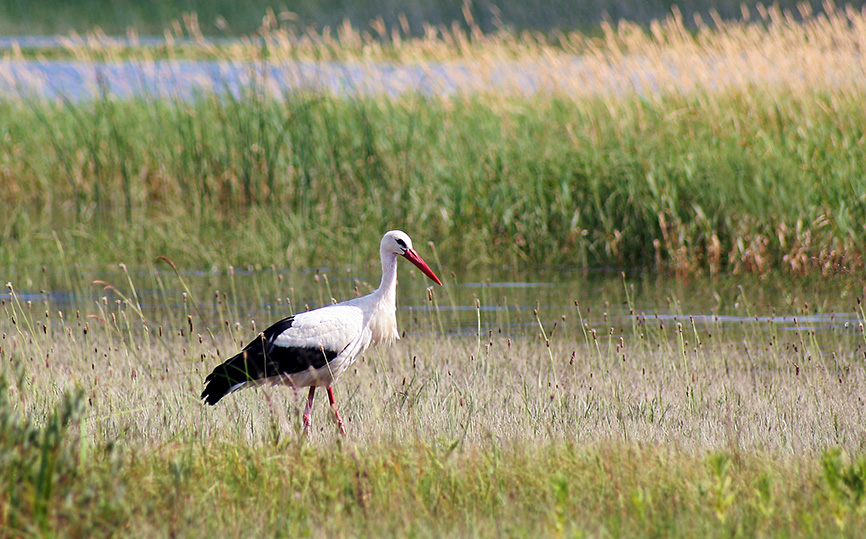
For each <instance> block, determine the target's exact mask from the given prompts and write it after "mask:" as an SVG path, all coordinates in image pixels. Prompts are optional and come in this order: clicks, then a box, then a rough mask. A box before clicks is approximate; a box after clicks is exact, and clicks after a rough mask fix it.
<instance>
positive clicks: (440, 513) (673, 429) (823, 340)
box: [0, 268, 866, 537]
mask: <svg viewBox="0 0 866 539" xmlns="http://www.w3.org/2000/svg"><path fill="white" fill-rule="evenodd" d="M130 275H131V274H130V273H128V272H127V270H126V268H122V272H121V273H120V274H119V275H118V277H117V279H112V280H113V282H112V283H107V282H97V283H94V285H95V286H93V285H91V284H90V283H89V282H82V281H81V280H80V279H78V278H76V277H70V279H71V284H72V285H73V287H74V288H73V289H74V290H76V291H77V293H78V294H79V301H80V303H78V304H75V305H73V306H71V307H65V308H64V309H59V308H57V306H55V305H53V304H52V299H51V296H50V295H47V294H46V295H43V296H42V297H36V298H34V297H29V296H22V293H21V292H20V291H18V290H17V289H16V288H15V286H14V285H11V284H10V285H9V286H7V293H6V294H5V295H4V297H3V299H2V302H0V303H2V314H0V362H2V365H3V370H2V373H3V375H2V383H0V429H2V430H0V458H2V460H3V464H4V465H3V466H2V468H0V470H2V471H0V479H2V481H0V484H2V489H3V495H2V496H0V527H2V529H3V531H4V533H5V534H9V535H35V536H45V535H89V536H103V535H106V536H107V535H115V534H117V533H121V534H123V533H127V532H128V533H133V532H134V533H136V534H137V535H144V536H166V535H184V536H204V535H213V534H214V533H217V534H219V535H223V536H249V535H279V534H288V535H296V534H306V535H315V536H325V535H328V536H334V535H340V536H342V535H356V534H359V533H360V534H370V535H405V534H407V533H412V534H416V535H421V536H443V535H454V536H457V535H460V536H465V535H467V534H469V535H473V536H495V535H502V534H506V535H508V534H519V535H524V534H532V535H538V534H541V535H557V534H563V533H564V534H589V535H597V534H608V533H610V534H613V535H637V536H653V535H659V534H662V535H666V536H694V534H696V533H699V534H701V535H706V536H729V535H743V536H753V535H756V534H777V533H782V534H785V535H791V536H814V535H834V536H850V537H854V536H856V535H857V534H858V533H859V532H858V531H857V530H859V529H861V528H862V526H863V525H864V517H866V515H864V508H866V500H864V496H866V495H864V490H863V485H864V484H866V464H864V458H863V456H862V455H863V451H864V444H866V430H864V427H863V425H866V421H864V419H866V418H864V417H863V414H864V409H863V404H862V401H861V398H860V395H862V394H863V393H864V389H866V370H864V369H863V364H864V363H863V362H864V353H866V330H864V326H863V324H864V322H866V315H864V310H863V307H862V302H861V299H860V297H858V296H855V295H854V294H857V293H859V292H858V291H860V290H861V289H862V283H859V284H858V283H857V282H853V283H851V286H850V287H848V288H845V289H844V290H845V291H843V292H842V293H841V295H839V296H838V297H836V296H832V297H830V296H828V297H827V300H828V301H829V302H830V303H829V304H830V305H832V304H835V303H836V302H840V304H842V305H844V306H845V308H844V309H842V310H840V311H835V310H834V311H833V312H838V314H839V315H840V317H842V316H843V315H844V316H846V317H847V318H845V320H847V322H846V323H844V324H843V323H841V321H840V322H839V323H834V324H831V325H829V326H823V325H820V324H817V323H816V322H814V321H813V320H814V319H812V318H811V317H810V316H809V315H810V314H814V313H815V312H819V313H824V314H827V312H826V311H825V308H826V307H821V306H818V305H814V304H813V305H812V306H809V305H802V304H801V302H800V301H798V302H796V303H797V305H796V306H788V307H786V306H785V305H784V304H783V303H770V304H767V303H766V302H765V301H764V300H763V299H762V300H760V301H755V300H754V299H751V298H750V297H749V295H748V294H749V292H747V291H745V290H743V289H741V290H740V292H739V294H738V296H737V301H736V302H732V303H731V304H730V305H729V306H728V307H726V308H724V309H721V310H719V311H718V312H717V314H716V315H714V316H712V317H710V318H709V319H708V320H704V321H696V320H695V318H694V317H692V316H689V315H687V314H684V313H682V312H681V311H680V309H682V307H681V306H678V305H679V301H678V300H677V299H676V292H674V291H671V292H670V296H671V297H672V299H671V300H670V310H668V311H667V312H664V313H662V314H663V316H658V315H653V314H645V313H642V312H641V311H640V310H638V309H639V307H638V306H639V305H643V304H645V303H647V301H649V300H653V302H655V300H654V299H653V298H646V297H643V296H642V295H641V292H640V289H639V288H637V289H636V288H635V287H634V286H633V284H631V283H629V282H628V280H626V279H624V280H622V281H620V284H619V286H620V291H619V292H615V287H609V288H602V289H601V290H602V292H601V293H599V294H596V296H595V297H594V299H593V301H592V302H589V303H581V302H575V304H574V305H572V306H567V307H563V306H558V307H551V308H550V310H543V309H542V310H540V311H539V310H537V309H536V310H533V309H531V308H515V309H514V310H513V311H512V312H511V313H510V315H509V319H508V320H507V325H506V324H505V323H504V321H503V319H502V318H501V317H500V315H499V314H494V313H493V312H491V311H487V310H485V309H483V308H482V307H484V306H486V302H487V301H489V300H488V299H483V303H482V298H483V296H476V298H475V301H474V302H472V303H474V305H475V312H476V315H477V326H471V327H472V329H473V330H474V332H472V331H470V332H469V333H468V334H467V335H466V336H464V337H460V336H453V335H451V336H449V335H443V334H442V333H440V329H439V328H440V327H441V320H442V318H446V319H447V318H448V317H449V316H453V313H452V312H449V311H448V310H445V309H444V308H443V307H440V305H444V304H447V303H448V302H449V300H448V299H447V296H446V297H443V298H437V297H436V295H433V296H432V298H431V299H430V300H429V305H428V307H429V308H428V309H425V310H421V309H416V310H415V311H414V312H413V313H411V316H407V315H406V313H405V312H402V313H401V316H400V318H401V324H402V325H403V329H404V330H406V331H407V333H406V334H405V335H404V338H403V339H401V340H400V341H398V343H397V345H395V346H393V347H391V348H388V349H373V350H370V351H369V352H368V353H367V354H366V355H365V356H364V357H363V358H362V359H361V360H360V361H359V362H358V363H356V365H355V368H354V369H352V370H350V371H349V372H347V373H346V375H345V377H344V378H342V379H341V380H340V381H339V383H338V384H337V394H338V402H339V403H340V405H341V411H342V413H343V417H344V418H345V419H346V421H347V428H348V430H349V437H348V438H347V439H345V440H342V439H340V437H339V436H338V434H337V429H336V426H335V424H333V423H332V421H331V417H330V411H329V410H328V408H327V406H325V405H323V404H322V402H321V399H320V400H319V402H317V406H316V408H315V409H314V430H313V432H312V436H311V437H310V438H309V439H306V438H304V437H303V435H302V434H301V432H300V418H299V415H300V410H301V408H302V406H303V399H304V396H303V395H302V394H300V393H295V392H293V391H292V390H291V389H288V388H260V389H255V390H247V391H243V392H240V393H237V394H233V395H230V396H229V397H227V398H226V399H225V402H221V403H220V404H219V405H218V406H216V407H213V408H211V407H206V406H204V405H203V404H201V402H200V401H199V399H198V395H199V393H200V390H201V387H202V380H203V377H204V376H205V375H206V374H207V373H208V372H209V371H210V369H211V368H212V367H213V366H214V365H216V364H217V363H218V362H219V361H221V360H222V359H224V358H225V357H226V356H227V355H229V354H231V353H232V352H233V351H234V350H235V349H237V347H238V346H239V345H242V344H244V343H245V342H246V341H247V340H249V339H250V338H252V336H253V335H254V334H255V332H256V331H257V330H261V329H262V327H263V326H262V324H263V322H262V320H263V319H268V318H269V317H272V318H276V317H277V316H282V314H288V313H290V312H292V311H293V310H294V309H296V308H300V307H299V303H300V302H299V301H298V300H297V299H295V300H293V301H292V302H291V304H289V301H288V296H286V295H285V293H286V289H287V287H288V285H289V284H291V283H280V282H278V281H277V280H276V279H275V280H274V282H273V283H269V282H268V281H269V279H261V280H257V281H255V284H254V285H253V286H244V287H236V286H232V287H230V288H231V291H230V292H229V293H220V292H217V291H215V290H211V291H210V292H208V293H207V294H206V296H205V297H201V296H199V295H198V293H197V292H194V291H193V290H192V289H191V288H190V287H189V285H188V284H187V283H186V280H185V279H184V277H183V274H177V275H174V276H172V275H171V274H170V273H169V274H159V273H157V274H149V276H147V277H146V279H147V280H148V281H149V280H150V279H153V280H156V281H159V282H161V283H162V285H161V287H160V290H161V292H159V293H158V294H157V295H156V296H153V297H149V298H148V299H147V300H145V298H144V296H143V293H142V291H141V290H140V289H139V288H137V287H136V285H138V286H139V287H140V286H141V285H142V282H141V281H138V282H137V281H136V279H135V278H133V277H132V276H130ZM407 277H410V278H408V279H406V280H403V281H401V293H403V294H406V295H408V296H415V295H418V294H422V295H423V294H424V293H425V290H424V286H425V284H423V283H422V281H421V279H420V277H418V276H412V275H411V274H410V275H407ZM414 277H418V278H417V279H416V278H414ZM138 279H141V277H139V278H138ZM316 282H317V283H318V284H317V286H316V288H317V290H308V291H305V292H299V293H298V295H297V296H296V297H297V298H304V297H317V296H320V299H319V300H318V301H319V302H321V303H326V302H328V301H330V300H329V297H328V296H330V295H331V294H332V293H333V294H336V295H337V296H338V299H345V297H344V296H343V294H348V295H349V296H351V295H353V294H354V293H355V292H354V291H352V290H351V289H347V288H346V287H345V285H343V284H339V283H338V282H337V281H335V282H334V283H333V287H332V285H331V284H329V283H328V282H327V281H326V279H324V278H319V279H317V280H316ZM447 287H448V283H447V282H446V288H447ZM288 289H289V290H291V291H293V292H294V288H288ZM277 290H280V292H277ZM442 290H444V289H442ZM790 290H791V292H792V293H796V291H795V289H793V288H792V289H790ZM361 292H363V290H361ZM825 292H826V289H825ZM452 293H453V292H452ZM274 294H280V295H278V296H276V297H273V295H274ZM809 294H811V293H806V295H804V296H800V297H808V296H809ZM208 297H210V298H214V299H213V300H211V303H212V305H213V307H214V309H213V310H209V309H207V308H205V307H206V305H207V304H208V302H209V300H208ZM243 298H246V299H243ZM247 301H252V303H253V304H254V305H253V307H252V308H251V307H249V306H248V303H247ZM302 301H303V300H302ZM450 301H455V302H457V303H458V304H461V305H462V304H465V303H466V298H463V297H458V298H456V299H455V298H452V299H451V300H450ZM618 302H622V303H624V305H625V307H626V310H627V312H628V313H630V314H629V315H628V316H625V317H613V316H611V314H610V313H609V310H610V305H613V304H617V303H618ZM249 309H252V312H253V314H252V315H249V314H246V313H247V311H248V310H249ZM274 311H278V312H274ZM280 312H282V314H280ZM678 312H679V314H677V313H678ZM730 315H738V316H737V318H738V319H739V322H737V323H731V322H730V321H726V317H727V316H730ZM834 316H835V315H834ZM753 317H754V318H755V323H751V322H749V323H745V322H744V319H745V318H747V319H751V318H753ZM782 317H784V320H786V322H785V323H784V324H779V323H775V324H771V323H769V321H770V318H773V319H776V320H778V319H781V318H782ZM762 320H766V321H767V324H766V325H765V324H761V323H760V322H761V321H762ZM521 327H522V328H530V329H520V328H521ZM257 328H258V329H257ZM532 328H534V329H532Z"/></svg>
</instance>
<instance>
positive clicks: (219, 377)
mask: <svg viewBox="0 0 866 539" xmlns="http://www.w3.org/2000/svg"><path fill="white" fill-rule="evenodd" d="M293 320H294V317H291V316H290V317H288V318H284V319H282V320H280V321H279V322H277V323H276V324H274V325H272V326H271V327H269V328H268V329H266V330H264V331H263V332H261V333H259V335H258V336H257V337H256V338H255V339H254V340H253V341H252V342H251V343H249V344H248V345H246V346H245V347H244V349H243V350H242V351H241V352H240V353H239V354H237V355H236V356H233V357H232V358H230V359H229V360H227V361H226V362H225V363H223V364H221V365H219V366H217V367H216V368H215V369H214V370H213V372H212V373H210V374H209V375H208V377H207V378H205V380H204V381H205V384H207V385H205V388H204V391H203V392H202V394H201V398H202V399H204V400H205V402H207V403H208V404H210V405H214V404H216V403H217V402H219V400H220V399H221V398H223V397H224V396H225V395H226V394H227V393H228V392H229V390H230V389H231V388H232V387H234V386H235V385H237V384H240V383H243V382H252V381H257V380H263V379H265V378H272V377H275V376H284V375H290V374H295V373H299V372H302V371H305V370H307V369H311V368H312V369H320V368H322V367H324V366H325V365H327V364H328V362H330V361H331V360H332V359H334V358H335V357H337V354H338V352H337V351H334V350H323V349H321V348H306V347H301V346H292V347H288V346H278V345H276V344H274V341H276V339H277V337H279V336H280V334H281V333H282V332H284V331H285V330H287V329H289V328H290V327H292V321H293Z"/></svg>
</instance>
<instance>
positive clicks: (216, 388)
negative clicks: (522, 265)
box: [201, 230, 442, 436]
mask: <svg viewBox="0 0 866 539" xmlns="http://www.w3.org/2000/svg"><path fill="white" fill-rule="evenodd" d="M397 255H400V256H403V257H406V259H407V260H409V262H411V263H413V264H415V265H416V266H417V267H418V269H420V270H421V271H422V272H423V273H424V274H425V275H426V276H427V277H430V279H432V280H433V281H434V282H435V283H436V284H438V285H441V284H442V282H441V281H440V280H439V278H438V277H436V274H434V273H433V270H431V269H430V267H429V266H428V265H427V264H426V263H425V262H424V260H422V259H421V257H420V256H418V253H416V252H415V250H414V249H413V248H412V240H411V239H409V236H408V235H407V234H406V233H405V232H403V231H400V230H391V231H390V232H386V233H385V235H384V236H383V237H382V241H381V243H380V244H379V256H380V257H381V259H382V282H381V283H379V288H377V289H376V290H375V291H373V293H371V294H368V295H366V296H363V297H360V298H355V299H350V300H348V301H343V302H341V303H336V304H334V305H326V306H324V307H319V308H318V309H313V310H311V311H306V312H303V313H299V314H296V315H294V316H290V317H288V318H284V319H283V320H280V321H279V322H277V323H276V324H274V325H272V326H271V327H269V328H268V329H266V330H264V331H263V332H261V333H260V334H259V335H258V337H256V338H255V340H253V342H251V343H250V344H248V345H247V346H246V347H245V348H244V349H243V350H242V351H241V352H240V353H239V354H237V355H236V356H234V357H232V358H231V359H229V360H227V361H226V362H225V363H223V364H221V365H219V366H218V367H216V368H215V369H214V370H213V372H212V373H210V374H209V375H208V377H207V378H206V379H205V384H206V386H205V388H204V391H203V392H202V394H201V398H202V399H204V400H205V402H207V403H208V404H210V405H214V404H216V403H217V402H219V400H220V399H221V398H223V397H224V396H225V395H227V394H229V393H231V392H233V391H237V390H238V389H243V388H245V387H250V386H256V385H260V384H265V383H269V384H283V385H287V386H290V387H296V388H297V387H309V388H310V393H309V395H308V396H307V405H306V406H305V407H304V416H303V421H304V430H305V431H308V430H309V428H310V426H311V425H312V422H313V419H312V411H313V396H314V395H315V393H316V388H317V387H320V386H325V387H327V388H328V400H329V401H330V402H331V409H332V410H333V411H334V415H335V416H336V418H337V424H338V425H339V427H340V433H341V434H342V435H343V436H345V435H346V428H345V427H344V426H343V418H342V417H340V413H339V412H338V411H337V406H336V404H335V403H334V389H333V387H331V384H333V383H334V380H336V379H337V377H339V376H340V375H341V374H342V373H343V372H344V371H345V370H346V369H348V368H349V366H350V365H351V364H352V363H354V362H355V360H356V359H358V357H359V356H360V355H361V354H362V353H364V350H366V349H367V347H368V346H370V345H371V344H378V343H380V342H381V343H385V344H391V343H392V342H393V341H394V339H398V338H399V335H398V334H397V316H396V311H397V306H396V303H395V300H396V297H397Z"/></svg>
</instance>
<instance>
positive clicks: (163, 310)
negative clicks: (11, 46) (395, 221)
mask: <svg viewBox="0 0 866 539" xmlns="http://www.w3.org/2000/svg"><path fill="white" fill-rule="evenodd" d="M432 265H433V267H434V268H435V270H436V271H437V273H439V275H440V277H441V278H442V281H443V283H444V286H443V287H438V286H435V285H433V283H431V282H429V281H427V280H426V278H425V277H424V276H423V275H422V274H420V273H419V272H418V271H416V270H414V268H411V267H410V266H409V265H408V264H403V265H402V267H401V269H400V274H399V280H400V281H399V288H398V321H399V325H400V328H401V330H402V331H404V332H410V333H435V334H444V335H449V336H456V337H472V338H475V337H477V336H478V335H492V334H496V335H502V336H507V337H509V338H526V337H537V336H539V335H540V334H541V331H542V328H543V330H544V332H545V334H549V333H551V332H560V333H562V332H566V333H567V332H572V333H574V332H578V333H575V335H578V334H579V335H582V332H583V329H587V330H589V331H591V330H596V331H597V332H598V333H600V334H608V336H609V335H613V334H615V335H616V336H617V337H620V336H622V337H623V338H630V337H631V336H632V335H633V334H634V333H635V332H638V331H641V330H640V329H638V328H637V327H636V326H635V324H634V322H635V321H636V320H638V321H640V320H643V321H647V320H649V321H650V322H652V323H653V324H655V325H657V326H662V327H663V326H665V324H667V325H668V327H669V328H670V327H676V326H677V324H680V325H683V326H686V328H687V329H689V330H701V329H706V330H708V331H709V330H711V331H713V332H716V333H718V332H730V333H731V334H732V335H733V334H739V333H741V332H742V330H744V329H745V330H747V331H749V332H763V331H772V332H773V333H780V332H781V333H784V332H789V331H790V332H796V331H800V330H804V329H808V330H814V331H815V332H817V333H825V334H826V333H831V334H836V333H850V332H855V331H862V328H860V323H861V318H862V314H861V313H862V311H861V310H860V305H859V301H860V299H861V298H862V297H863V295H864V291H866V287H864V284H863V281H862V280H861V279H857V278H855V277H853V276H844V275H843V276H834V277H814V278H792V277H782V276H765V277H762V278H759V277H754V276H748V275H745V276H744V275H727V276H715V277H703V278H692V279H676V278H673V277H667V276H659V275H657V274H654V273H650V272H643V271H621V270H615V269H587V268H532V269H520V270H516V269H509V268H484V269H481V268H476V269H472V270H466V271H461V272H456V271H451V270H450V269H448V268H447V267H444V268H443V267H439V266H438V265H437V264H435V263H433V264H432ZM7 271H8V272H9V273H8V277H6V278H4V279H3V281H4V283H5V282H11V284H12V285H13V287H14V290H15V293H16V294H17V296H18V298H19V300H20V301H22V303H24V304H29V306H30V308H31V309H34V310H36V309H38V310H39V312H41V311H43V310H45V311H50V312H57V311H60V312H64V313H73V312H77V313H78V314H79V316H87V315H93V316H95V317H104V316H106V314H105V313H107V312H110V311H114V310H116V311H118V312H119V311H122V310H127V311H129V312H130V313H132V312H137V309H139V308H140V309H141V313H142V315H143V316H144V318H145V319H146V320H149V321H151V322H158V323H161V324H163V323H164V324H166V325H172V324H175V323H178V322H177V321H178V320H180V321H184V320H185V319H186V318H187V317H188V316H192V317H194V318H196V319H197V320H201V322H203V323H205V324H207V325H209V326H211V327H214V328H217V327H220V326H223V325H225V324H226V323H231V324H233V325H237V324H240V325H241V326H243V327H248V326H251V325H253V324H255V326H254V327H256V328H258V329H259V330H261V329H263V328H264V327H265V326H266V325H269V324H270V323H272V322H274V321H276V320H278V319H280V318H282V317H284V316H288V315H290V314H292V313H294V312H299V311H303V310H307V309H310V308H315V307H318V306H321V305H325V304H328V303H331V302H334V301H342V300H346V299H349V298H352V297H355V296H357V295H361V294H366V293H369V292H370V291H372V290H373V289H374V288H375V287H376V286H377V285H378V279H379V273H378V268H373V267H369V268H361V269H355V268H319V269H310V270H287V269H278V268H252V267H250V268H245V269H241V268H225V269H209V270H200V271H197V270H179V271H177V272H175V271H174V270H173V269H172V268H170V267H169V266H168V265H167V264H164V265H162V266H159V265H156V266H151V267H147V268H131V267H130V268H123V267H113V268H99V269H82V268H78V267H73V268H68V269H65V270H62V271H52V270H50V269H48V268H35V269H33V270H29V271H26V272H22V271H20V270H16V271H11V270H8V269H7ZM13 276H15V277H16V278H15V279H14V280H11V281H10V277H13ZM4 296H5V295H4ZM130 305H131V306H132V307H130ZM66 316H69V314H66Z"/></svg>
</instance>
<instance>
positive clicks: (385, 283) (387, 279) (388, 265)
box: [374, 253, 397, 303]
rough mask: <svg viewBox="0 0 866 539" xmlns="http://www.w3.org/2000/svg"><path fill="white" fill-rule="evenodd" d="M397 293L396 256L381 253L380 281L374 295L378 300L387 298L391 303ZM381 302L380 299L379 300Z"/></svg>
mask: <svg viewBox="0 0 866 539" xmlns="http://www.w3.org/2000/svg"><path fill="white" fill-rule="evenodd" d="M396 292H397V255H396V254H394V253H382V281H381V282H380V283H379V288H377V289H376V291H375V292H374V294H376V295H377V296H379V298H387V299H388V300H390V302H391V303H394V302H395V300H396ZM380 301H381V299H380Z"/></svg>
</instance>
